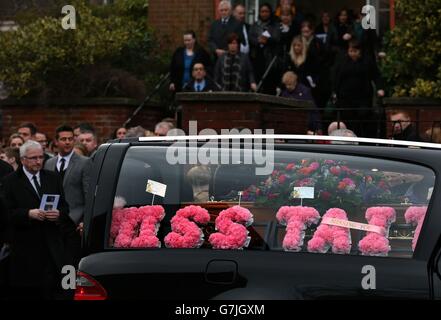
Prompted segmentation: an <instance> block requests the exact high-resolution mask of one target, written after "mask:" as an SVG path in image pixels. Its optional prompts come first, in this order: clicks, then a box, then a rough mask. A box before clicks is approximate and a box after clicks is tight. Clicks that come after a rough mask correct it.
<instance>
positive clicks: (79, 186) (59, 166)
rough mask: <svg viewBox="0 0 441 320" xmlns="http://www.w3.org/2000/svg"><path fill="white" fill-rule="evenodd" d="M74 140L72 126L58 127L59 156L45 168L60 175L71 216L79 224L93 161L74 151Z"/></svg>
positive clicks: (56, 140)
mask: <svg viewBox="0 0 441 320" xmlns="http://www.w3.org/2000/svg"><path fill="white" fill-rule="evenodd" d="M74 140H75V138H74V132H73V129H72V128H71V127H69V126H61V127H58V128H57V130H56V131H55V142H56V144H57V147H58V150H59V153H58V156H57V157H54V158H52V159H50V160H48V161H47V162H46V164H45V166H44V168H45V169H46V170H50V171H52V172H56V173H57V174H58V175H59V176H60V178H61V180H62V181H63V188H64V191H65V193H66V201H67V204H68V205H69V216H70V218H71V219H72V220H73V221H74V222H75V223H76V224H79V223H80V222H81V221H82V219H83V214H84V204H85V202H86V192H87V188H88V186H89V173H90V165H91V163H90V159H88V158H86V157H83V156H80V155H77V154H76V153H75V152H74Z"/></svg>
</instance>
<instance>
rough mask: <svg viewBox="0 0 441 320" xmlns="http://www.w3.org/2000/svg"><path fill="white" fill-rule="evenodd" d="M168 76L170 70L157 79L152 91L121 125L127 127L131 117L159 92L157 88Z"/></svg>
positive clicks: (160, 86)
mask: <svg viewBox="0 0 441 320" xmlns="http://www.w3.org/2000/svg"><path fill="white" fill-rule="evenodd" d="M169 78H170V72H168V73H167V74H165V75H163V76H162V77H161V78H160V79H159V81H158V83H157V84H156V86H155V88H154V89H153V91H152V92H151V93H150V94H149V95H148V96H147V97H145V99H144V101H143V102H142V103H141V104H140V105H139V106H138V107H137V108H136V109H135V111H133V113H132V115H131V116H130V117H129V118H128V119H127V120H126V121H125V122H124V124H123V125H122V126H123V127H127V125H128V124H129V123H130V122H131V121H132V120H133V118H135V117H136V115H137V114H138V113H139V112H140V111H141V110H142V109H143V108H144V107H145V105H146V104H147V103H148V102H149V101H150V100H151V99H152V98H153V97H154V96H155V95H156V94H157V93H158V92H159V90H161V88H162V87H163V85H164V84H165V83H166V82H167V80H168V79H169Z"/></svg>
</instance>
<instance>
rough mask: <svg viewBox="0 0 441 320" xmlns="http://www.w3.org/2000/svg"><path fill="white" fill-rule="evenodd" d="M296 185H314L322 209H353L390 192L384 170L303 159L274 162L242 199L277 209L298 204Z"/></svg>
mask: <svg viewBox="0 0 441 320" xmlns="http://www.w3.org/2000/svg"><path fill="white" fill-rule="evenodd" d="M294 187H314V189H315V200H314V207H316V208H317V209H318V210H319V211H320V212H326V211H327V210H328V209H330V208H342V209H344V210H346V211H347V212H351V210H354V209H355V208H358V207H360V205H361V204H362V203H363V202H369V204H375V203H380V202H382V201H384V200H385V198H387V197H390V196H391V192H390V190H389V186H388V184H387V183H386V182H385V180H384V179H383V175H382V173H381V172H377V173H371V172H369V175H365V174H364V173H363V172H362V171H360V170H355V169H351V168H349V166H348V165H347V164H346V162H344V161H336V160H322V159H321V160H316V159H303V160H301V161H299V162H295V163H294V162H291V163H288V164H275V168H274V171H273V172H272V173H271V174H270V175H269V176H268V177H267V179H266V180H264V181H263V182H262V183H261V184H260V185H252V186H250V187H249V188H247V190H245V192H244V195H243V200H244V201H250V202H254V203H255V204H256V205H257V206H264V207H273V208H276V209H278V208H280V207H282V206H295V205H298V204H299V200H298V199H295V198H294V197H293V191H294ZM373 191H375V192H373Z"/></svg>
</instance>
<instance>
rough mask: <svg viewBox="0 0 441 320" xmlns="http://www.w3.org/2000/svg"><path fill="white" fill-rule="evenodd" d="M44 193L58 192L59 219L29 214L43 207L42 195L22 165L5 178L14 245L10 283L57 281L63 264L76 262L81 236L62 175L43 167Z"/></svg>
mask: <svg viewBox="0 0 441 320" xmlns="http://www.w3.org/2000/svg"><path fill="white" fill-rule="evenodd" d="M40 184H41V189H42V193H43V194H59V195H60V201H59V204H58V210H59V211H60V218H59V220H58V221H57V222H51V221H37V220H32V219H30V218H29V210H31V209H38V208H39V207H40V198H39V196H38V194H37V192H36V191H35V189H34V188H33V186H32V184H31V183H30V181H29V179H28V178H27V177H26V175H25V173H24V171H23V169H22V168H20V169H18V170H17V171H16V172H14V173H12V174H10V175H8V176H7V177H5V178H4V179H3V185H2V189H3V190H2V191H3V195H4V201H5V206H6V209H7V213H8V223H9V225H8V231H9V232H8V236H9V237H8V240H9V241H8V242H9V244H10V248H11V256H10V258H11V260H10V269H9V273H10V277H9V279H10V284H11V285H12V286H26V287H43V286H47V285H48V283H52V284H57V283H61V282H58V280H59V278H61V268H62V267H63V266H64V265H75V264H76V260H75V257H77V256H75V255H78V254H79V250H80V245H81V242H80V237H79V234H78V233H77V232H76V226H75V224H74V223H73V221H72V220H71V219H70V218H69V216H68V214H67V212H68V206H67V203H66V202H65V200H64V195H63V187H62V185H61V180H60V178H59V176H58V175H57V174H55V173H53V172H50V171H46V170H41V171H40Z"/></svg>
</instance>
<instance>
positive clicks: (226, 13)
mask: <svg viewBox="0 0 441 320" xmlns="http://www.w3.org/2000/svg"><path fill="white" fill-rule="evenodd" d="M218 10H219V15H220V17H221V18H220V19H219V20H216V21H214V22H213V24H212V25H211V28H210V33H209V35H208V46H209V48H210V51H211V53H212V54H213V55H214V57H215V58H216V59H217V58H219V57H221V56H223V55H224V54H225V52H226V50H227V47H228V44H227V37H228V35H229V34H231V33H236V34H237V35H238V36H239V37H240V39H241V42H243V41H242V38H243V36H242V26H241V24H240V23H239V22H238V21H237V20H236V19H235V18H234V17H233V16H232V15H231V14H232V7H231V2H230V1H227V0H222V1H221V2H220V3H219V7H218Z"/></svg>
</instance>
